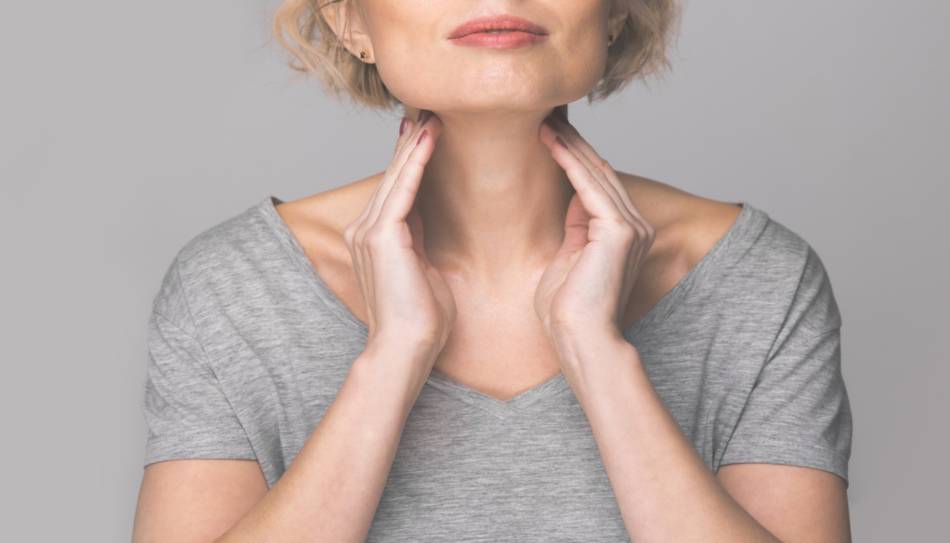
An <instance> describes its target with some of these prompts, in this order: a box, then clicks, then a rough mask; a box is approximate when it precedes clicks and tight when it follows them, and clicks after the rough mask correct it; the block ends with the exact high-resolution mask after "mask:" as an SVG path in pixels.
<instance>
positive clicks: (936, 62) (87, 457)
mask: <svg viewBox="0 0 950 543" xmlns="http://www.w3.org/2000/svg"><path fill="white" fill-rule="evenodd" d="M520 3H521V2H516V1H511V2H498V4H499V5H502V4H504V5H509V4H510V5H511V6H512V9H516V8H517V5H518V4H520ZM277 4H278V2H277V0H267V1H257V2H251V1H235V0H229V1H222V0H210V1H205V2H182V1H164V2H129V1H127V0H125V1H118V0H113V1H105V0H96V1H91V2H60V3H58V5H51V4H50V3H46V2H29V3H28V2H20V3H16V4H14V5H15V7H12V8H11V7H10V4H4V7H2V8H0V61H2V66H3V68H4V75H3V84H2V87H0V89H2V90H0V92H2V100H0V187H2V190H0V221H2V224H0V226H2V228H0V242H2V252H0V254H2V266H0V270H2V274H3V277H2V279H3V280H2V281H0V289H2V291H0V300H2V302H0V319H2V322H0V324H2V328H0V329H2V335H3V342H2V353H3V362H4V370H3V374H4V377H3V379H2V390H0V392H2V394H0V402H2V404H0V413H2V414H0V416H2V417H3V419H2V422H3V429H4V435H3V444H4V445H3V447H2V455H3V458H2V460H3V466H4V467H5V468H6V473H5V476H4V478H3V479H4V481H3V485H2V488H3V495H4V498H5V500H6V501H8V502H9V503H8V504H7V505H5V506H4V510H5V512H6V513H7V514H5V515H4V517H5V520H4V522H3V523H2V527H0V531H2V532H5V533H0V539H4V540H23V541H47V540H58V539H64V538H69V539H74V540H76V539H78V540H88V541H121V540H127V539H128V538H129V534H130V530H131V522H132V515H133V511H134V507H135V499H136V494H137V490H138V485H139V482H140V478H141V475H142V466H141V460H142V456H143V446H144V431H145V430H144V425H143V421H142V418H141V414H140V412H139V402H140V398H141V394H142V385H143V378H144V368H145V348H144V341H145V337H144V334H145V323H146V316H147V312H148V309H149V304H150V302H151V299H152V296H153V295H154V294H155V292H156V291H157V288H158V285H159V281H160V279H161V274H162V273H163V272H164V270H165V267H166V266H167V265H168V263H169V262H170V259H171V258H172V256H173V255H174V253H175V252H176V251H177V249H178V248H180V247H181V245H182V244H183V243H184V242H185V241H187V240H188V239H189V238H190V237H191V236H193V235H195V234H197V233H198V232H199V231H201V230H203V229H205V228H207V227H209V226H211V225H213V224H215V223H217V222H219V221H221V220H224V219H225V218H228V217H230V216H232V215H234V214H236V213H238V212H240V211H242V210H244V209H245V208H246V207H248V206H250V205H251V204H253V203H254V202H257V201H259V199H260V198H262V197H263V196H264V195H266V194H274V195H277V196H280V197H281V198H284V199H296V198H299V197H302V196H305V195H307V194H311V193H314V192H318V191H321V190H324V189H326V188H330V187H333V186H336V185H339V184H342V183H344V182H348V181H351V180H353V179H356V178H359V177H362V176H364V175H367V174H369V173H372V172H375V171H378V170H380V169H382V168H384V167H385V165H386V161H387V159H388V157H389V154H390V152H391V145H392V142H393V140H394V138H395V137H396V132H397V120H398V119H396V118H395V116H391V115H386V114H376V113H372V112H367V111H360V110H357V109H355V108H353V107H351V106H348V105H345V104H342V103H340V102H336V101H334V100H332V99H330V98H328V97H326V96H325V95H323V94H322V93H321V91H320V88H319V86H318V84H317V83H316V81H314V80H309V81H308V80H305V79H302V78H300V77H299V76H296V75H295V74H294V73H292V72H291V71H290V70H289V69H288V68H286V67H285V66H284V64H283V63H282V58H283V57H282V55H281V52H280V50H279V48H278V47H277V44H276V42H274V41H273V40H271V39H270V38H269V31H270V24H271V16H272V13H273V10H274V8H275V7H276V6H277ZM948 20H950V4H947V3H946V2H938V1H936V0H931V1H925V0H908V1H904V2H885V1H882V0H863V1H860V2H859V1H857V0H844V1H838V2H824V1H818V0H805V1H800V2H761V1H753V0H735V1H731V2H690V3H689V4H687V7H686V10H685V18H684V21H683V26H682V34H681V36H680V38H679V41H678V48H677V49H676V50H674V54H673V60H674V72H673V74H672V75H671V76H670V77H669V78H668V79H667V80H666V81H665V82H662V83H661V82H654V83H652V84H651V87H649V88H648V87H644V86H643V85H641V84H637V85H635V86H632V87H628V88H627V89H626V90H625V91H624V92H623V93H622V94H620V95H618V96H615V97H614V98H612V99H611V100H610V101H608V102H607V103H602V104H599V105H596V106H594V107H593V108H590V107H588V106H586V104H585V103H584V101H583V100H581V101H578V102H575V103H573V104H572V105H571V107H570V110H571V119H572V121H573V122H574V123H575V124H576V125H577V126H578V127H579V128H580V129H581V132H582V133H583V134H584V135H585V136H586V137H587V138H588V140H590V141H591V142H592V143H593V144H594V145H595V147H596V148H597V149H598V150H599V151H600V152H601V154H603V155H604V156H605V157H607V158H608V159H609V160H611V162H612V164H613V165H614V166H615V167H616V168H617V169H620V170H624V171H629V172H633V173H638V174H642V175H646V176H648V177H653V178H655V179H658V180H660V181H663V182H666V183H670V184H672V185H675V186H678V187H681V188H683V189H685V190H688V191H691V192H694V193H697V194H701V195H704V196H708V197H712V198H717V199H721V200H729V201H738V200H743V201H748V202H751V203H752V204H753V205H756V206H758V207H760V208H762V209H764V210H765V211H767V212H768V213H769V214H770V215H771V216H772V217H773V218H775V219H776V220H779V221H780V222H783V223H784V224H786V225H787V226H789V227H791V228H792V229H793V230H795V231H797V232H798V233H800V234H801V235H802V236H803V237H804V238H805V239H807V240H808V241H809V242H810V243H811V244H812V245H813V246H814V247H815V248H816V249H817V250H818V252H819V254H820V255H821V256H822V258H823V260H824V262H825V264H826V266H827V267H828V269H829V273H830V274H831V277H832V282H833V286H834V289H835V293H836V296H837V298H838V300H839V303H840V306H841V309H842V313H843V318H844V328H843V332H842V333H843V348H842V349H843V350H842V352H843V358H844V362H843V364H844V373H845V379H846V381H847V385H848V389H849V393H850V395H851V401H852V407H853V409H854V417H855V418H854V421H855V434H854V437H855V440H854V450H853V454H852V463H851V477H852V482H851V489H850V500H851V511H852V523H853V526H854V534H855V541H925V540H933V539H934V537H935V536H936V535H938V534H941V533H942V528H943V526H944V524H945V518H943V516H944V515H945V513H946V508H945V506H944V507H941V506H940V503H941V502H942V501H943V498H944V495H943V492H941V490H943V489H945V488H946V486H947V483H948V481H947V474H948V470H947V467H946V465H945V464H944V461H943V460H941V458H945V457H946V447H947V445H948V436H947V430H946V428H947V423H946V420H945V415H946V413H947V411H948V399H947V398H948V395H947V394H946V393H942V394H938V390H941V391H944V390H945V389H946V385H945V383H946V382H947V378H948V376H947V370H946V363H947V359H948V351H950V348H948V347H950V341H948V338H947V336H948V335H950V334H948V332H950V317H948V315H947V311H946V307H947V302H948V301H950V300H948V298H950V296H948V292H950V288H948V286H947V283H946V280H947V268H948V264H950V261H948V257H947V252H948V251H947V248H948V243H947V241H946V234H947V232H950V221H948V219H947V215H946V210H947V203H946V200H944V198H948V197H950V191H948V189H947V184H948V181H950V175H948V173H947V161H946V159H947V155H948V151H950V137H948V136H950V135H948V126H950V106H948V98H947V97H948V96H950V75H948V68H947V67H948V66H950V46H948V39H947V32H946V22H947V21H948ZM621 135H622V136H621ZM943 503H945V502H943Z"/></svg>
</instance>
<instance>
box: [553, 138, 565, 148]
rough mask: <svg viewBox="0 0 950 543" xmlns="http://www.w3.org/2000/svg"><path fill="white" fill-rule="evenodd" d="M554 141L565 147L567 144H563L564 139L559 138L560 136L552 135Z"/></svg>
mask: <svg viewBox="0 0 950 543" xmlns="http://www.w3.org/2000/svg"><path fill="white" fill-rule="evenodd" d="M554 141H555V142H557V144H558V145H560V146H561V147H563V148H565V149H567V145H565V144H564V140H562V139H561V136H554Z"/></svg>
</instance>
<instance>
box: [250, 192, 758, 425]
mask: <svg viewBox="0 0 950 543" xmlns="http://www.w3.org/2000/svg"><path fill="white" fill-rule="evenodd" d="M281 203H284V200H282V199H280V198H278V197H277V196H274V195H267V196H266V197H265V198H264V199H263V200H262V201H261V202H260V203H259V204H258V205H257V206H256V207H257V208H258V209H259V210H260V211H261V213H262V214H263V216H264V217H265V219H266V221H267V224H268V225H269V226H270V231H271V232H272V233H273V234H275V235H276V237H277V239H278V240H279V241H280V242H281V245H282V246H283V248H284V250H285V252H286V253H287V254H288V255H289V256H290V259H291V260H292V261H293V262H294V264H295V265H296V266H297V267H298V269H299V270H300V271H301V272H302V273H303V274H304V275H306V276H307V277H308V279H309V281H308V282H309V284H310V285H311V286H312V287H313V289H314V291H315V292H316V294H317V296H318V297H319V298H320V299H321V300H322V301H323V302H324V304H325V305H326V306H327V307H328V308H329V309H330V310H331V311H332V312H333V313H334V315H336V316H337V318H338V319H339V320H340V321H341V322H343V323H346V324H347V325H348V326H350V327H351V328H353V329H354V330H355V331H356V332H357V333H359V334H361V335H362V336H363V338H364V340H365V339H366V338H367V337H368V335H369V329H368V328H367V326H366V324H365V323H363V321H361V320H360V319H359V318H358V317H357V316H356V315H355V314H353V312H352V311H350V308H349V307H347V306H346V304H345V303H343V301H342V300H341V299H340V298H339V297H338V296H337V295H336V293H335V292H333V290H331V289H330V287H329V285H328V284H327V282H326V281H324V279H323V277H322V276H321V275H320V273H319V272H317V270H316V268H315V267H314V266H313V264H312V263H311V262H310V259H309V258H308V257H307V253H306V251H304V249H303V246H302V245H301V244H300V242H299V241H298V240H297V237H296V236H295V235H294V233H293V232H292V231H291V229H290V227H289V225H288V224H287V223H286V222H285V221H284V219H283V217H281V215H280V214H279V213H278V212H277V207H276V206H277V205H278V204H281ZM735 204H736V205H739V206H741V209H740V211H739V214H738V216H737V217H736V218H735V219H734V221H733V223H732V226H730V228H729V230H727V231H726V233H725V234H724V235H723V236H722V237H720V238H719V239H718V240H717V241H716V243H715V244H713V246H712V248H710V249H709V250H708V251H707V252H706V254H705V255H703V257H702V258H701V259H700V260H699V262H697V263H696V264H695V265H694V266H693V268H692V269H690V270H689V271H688V272H687V273H686V274H685V275H684V276H683V277H682V278H680V280H679V281H678V282H677V283H676V284H675V285H674V286H673V287H672V288H671V289H670V290H668V291H667V292H666V294H664V295H663V296H662V297H661V298H660V299H659V301H657V302H656V303H655V304H654V305H653V307H651V308H650V309H649V310H648V311H647V312H646V313H644V314H643V315H642V316H641V317H640V319H639V320H637V321H636V322H635V323H634V324H633V325H631V326H630V327H628V328H627V329H626V330H624V331H623V336H624V337H625V338H626V339H627V340H628V341H632V338H636V337H640V335H641V334H642V333H643V330H644V329H646V328H647V327H648V326H650V325H651V324H653V323H654V322H655V321H656V320H657V319H658V318H660V317H665V316H667V315H668V314H669V313H670V311H672V309H673V308H674V307H676V305H677V302H679V300H680V299H681V298H682V297H683V296H684V295H685V294H686V292H687V291H688V290H689V289H690V287H691V286H692V285H693V284H694V283H696V280H697V278H698V277H699V276H701V275H703V274H704V273H706V271H707V270H710V269H712V266H714V265H715V264H716V263H718V262H719V261H721V260H722V259H723V258H724V257H725V255H726V254H728V253H729V251H728V249H729V248H730V246H731V245H733V244H734V243H735V241H736V240H737V239H740V238H741V235H742V234H743V233H744V232H746V231H747V230H749V227H750V226H752V225H754V224H762V223H763V222H764V219H766V218H767V216H766V215H765V213H764V212H763V211H760V210H759V209H758V208H755V207H753V206H751V205H750V204H749V203H748V202H735ZM426 384H428V385H430V386H432V387H433V388H435V389H437V390H440V391H442V392H445V393H447V394H450V395H452V396H455V397H456V398H458V399H459V400H462V401H464V402H466V403H468V404H470V405H473V406H476V407H480V408H482V409H485V410H487V411H489V412H491V413H492V414H494V415H495V416H497V417H499V418H507V417H509V416H511V415H512V414H513V413H515V412H518V411H520V410H522V409H523V408H525V407H527V406H529V405H531V404H533V403H535V402H537V401H539V400H541V399H543V398H546V397H551V396H554V395H556V394H558V393H560V392H563V391H565V390H567V389H569V388H570V387H569V385H568V383H567V379H566V378H565V375H564V373H563V372H558V373H557V374H556V375H554V376H553V377H551V378H549V379H546V380H545V381H543V382H541V383H539V384H537V385H534V386H532V387H530V388H528V389H527V390H524V391H523V392H520V393H518V394H517V395H515V396H513V397H511V398H509V399H507V400H502V399H500V398H496V397H494V396H491V395H489V394H485V393H484V392H481V391H479V390H477V389H475V388H472V387H470V386H468V385H465V384H462V383H459V382H458V381H455V380H454V379H452V378H451V377H449V376H448V375H446V374H445V373H443V372H441V371H439V370H438V369H436V368H432V369H431V371H430V373H429V376H428V378H427V379H426Z"/></svg>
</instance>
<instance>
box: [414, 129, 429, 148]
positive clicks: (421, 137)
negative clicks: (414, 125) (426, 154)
mask: <svg viewBox="0 0 950 543" xmlns="http://www.w3.org/2000/svg"><path fill="white" fill-rule="evenodd" d="M427 135H429V129H428V128H426V129H424V130H423V131H422V133H421V134H419V139H417V140H416V144H417V145H418V144H420V143H422V140H423V139H425V137H426V136H427Z"/></svg>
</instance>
